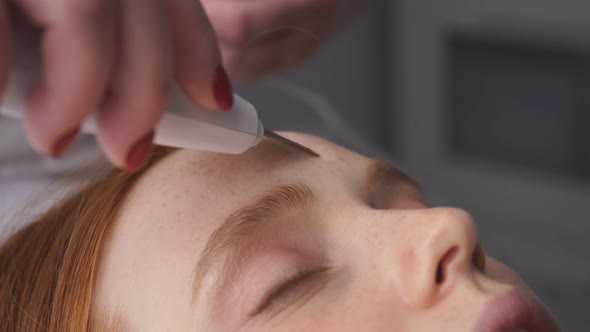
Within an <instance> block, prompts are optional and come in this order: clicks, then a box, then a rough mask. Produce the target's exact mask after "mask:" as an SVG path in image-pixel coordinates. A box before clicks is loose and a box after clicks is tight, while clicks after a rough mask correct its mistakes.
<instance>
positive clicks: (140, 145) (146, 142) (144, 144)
mask: <svg viewBox="0 0 590 332" xmlns="http://www.w3.org/2000/svg"><path fill="white" fill-rule="evenodd" d="M153 140H154V132H153V131H152V132H150V133H149V134H147V135H146V136H144V137H143V138H142V139H141V140H139V141H138V142H137V143H136V144H135V145H134V146H133V147H132V148H131V150H129V154H127V164H126V165H125V168H126V169H127V171H128V172H135V171H137V170H138V169H140V168H141V167H142V166H143V164H144V163H145V160H146V158H147V156H148V154H149V152H150V148H151V147H152V141H153Z"/></svg>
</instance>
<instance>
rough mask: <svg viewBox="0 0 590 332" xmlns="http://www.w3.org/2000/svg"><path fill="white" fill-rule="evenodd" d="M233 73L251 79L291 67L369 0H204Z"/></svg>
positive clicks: (226, 65) (312, 50)
mask: <svg viewBox="0 0 590 332" xmlns="http://www.w3.org/2000/svg"><path fill="white" fill-rule="evenodd" d="M201 2H202V3H203V6H204V7H205V10H206V11H207V14H208V16H209V18H210V20H211V23H212V25H213V27H214V29H215V31H216V33H217V37H218V40H219V43H220V46H221V51H222V54H223V62H224V65H225V67H226V68H227V70H228V72H229V74H230V76H231V77H232V78H239V79H253V78H260V77H262V76H265V75H268V74H272V73H275V72H277V71H280V70H284V69H288V68H291V67H293V66H295V65H296V64H299V63H301V62H302V61H304V60H305V59H307V58H308V57H309V56H310V55H312V54H313V53H314V51H315V50H317V48H318V47H319V46H321V44H322V42H323V41H324V40H325V39H327V38H328V37H329V36H330V35H331V34H332V33H333V32H335V31H336V30H337V29H338V28H340V27H341V26H342V25H343V24H344V23H347V22H348V21H350V20H351V19H352V18H354V17H356V16H359V15H360V14H361V13H363V9H364V8H365V7H367V6H368V4H369V3H370V0H249V1H243V0H201Z"/></svg>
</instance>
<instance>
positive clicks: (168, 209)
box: [94, 133, 525, 331]
mask: <svg viewBox="0 0 590 332" xmlns="http://www.w3.org/2000/svg"><path fill="white" fill-rule="evenodd" d="M281 135H285V136H286V137H287V138H289V139H291V140H294V141H296V142H298V143H300V144H303V145H305V146H308V147H310V148H312V149H313V150H314V151H315V152H317V153H318V154H319V155H320V156H319V157H311V156H309V155H307V154H305V153H301V152H300V151H298V150H296V149H293V148H291V147H289V146H286V145H284V144H282V143H280V142H273V141H271V140H266V141H265V142H263V143H261V144H259V145H258V146H256V147H254V148H253V149H251V150H250V151H248V152H247V153H245V154H243V155H239V156H232V155H219V154H212V153H205V152H195V151H188V150H182V151H178V152H176V153H173V154H172V155H170V156H168V157H167V158H165V159H164V160H162V161H161V162H159V163H157V164H155V165H154V166H153V167H151V168H150V169H149V170H148V171H147V172H146V173H145V174H143V175H142V176H141V178H140V179H139V181H138V182H137V183H136V185H135V186H134V187H133V189H132V190H131V192H130V193H128V194H127V195H126V197H125V200H124V202H123V204H122V206H121V209H120V210H119V211H118V214H117V215H116V218H115V220H114V222H113V224H112V225H111V226H110V229H109V231H108V233H107V236H106V238H105V242H104V243H103V245H102V251H101V254H100V260H99V262H100V263H99V266H98V272H97V275H96V283H95V289H94V296H95V299H94V308H95V309H96V308H100V310H106V311H108V314H107V316H109V317H118V318H119V319H120V320H122V321H124V325H125V329H127V330H130V331H164V330H170V331H391V330H394V331H471V330H472V329H473V327H474V325H475V324H476V321H477V319H478V317H479V316H480V315H481V312H482V310H483V308H484V307H485V306H486V304H487V303H489V302H490V301H491V300H492V299H493V298H496V297H497V296H500V295H502V294H506V293H507V292H509V291H511V290H512V289H514V288H515V287H517V288H523V289H524V288H525V286H524V285H523V284H522V282H521V281H519V279H518V278H517V277H516V276H515V274H514V273H512V272H511V271H510V270H509V269H508V268H506V267H505V266H504V265H502V264H500V263H499V262H497V261H495V260H493V259H491V258H485V259H484V257H483V255H482V253H481V251H480V250H479V249H478V245H477V237H476V229H475V225H474V222H473V220H472V218H471V216H470V215H469V214H468V213H467V212H465V211H463V210H460V209H455V208H441V207H437V208H430V207H427V206H426V204H425V202H424V201H423V199H422V197H421V195H420V191H419V189H418V188H417V185H416V184H415V181H413V180H412V179H411V178H409V177H408V176H406V175H405V174H403V173H401V172H400V171H398V170H397V169H395V168H394V167H392V166H390V165H387V164H385V163H383V162H379V161H374V160H370V159H368V158H365V157H363V156H361V155H358V154H356V153H353V152H351V151H349V150H346V149H344V148H342V147H340V146H337V145H335V144H333V143H330V142H328V141H325V140H322V139H320V138H317V137H313V136H308V135H303V134H293V133H281ZM484 265H485V268H484Z"/></svg>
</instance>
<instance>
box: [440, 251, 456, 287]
mask: <svg viewBox="0 0 590 332" xmlns="http://www.w3.org/2000/svg"><path fill="white" fill-rule="evenodd" d="M458 252H459V248H458V247H456V246H455V247H452V248H451V249H449V250H448V251H447V252H446V253H445V255H444V256H443V257H442V258H441V260H440V261H439V263H438V266H437V268H436V283H437V284H439V285H440V284H442V283H444V282H445V280H446V278H447V275H448V272H447V269H448V266H449V263H450V262H451V261H453V258H454V257H455V256H456V255H457V253H458Z"/></svg>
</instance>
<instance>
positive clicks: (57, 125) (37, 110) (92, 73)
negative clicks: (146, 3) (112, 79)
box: [20, 0, 116, 156]
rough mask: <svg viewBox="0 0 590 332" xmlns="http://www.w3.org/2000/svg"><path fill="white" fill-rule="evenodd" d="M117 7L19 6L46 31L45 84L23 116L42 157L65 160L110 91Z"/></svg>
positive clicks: (89, 3) (67, 0) (72, 0)
mask: <svg viewBox="0 0 590 332" xmlns="http://www.w3.org/2000/svg"><path fill="white" fill-rule="evenodd" d="M115 3H116V2H114V1H107V0H85V1H80V0H61V1H55V0H47V1H42V2H40V1H21V2H20V4H21V5H22V7H23V9H24V11H25V13H26V14H27V15H28V16H29V17H30V18H31V19H32V20H34V21H35V23H37V24H39V25H40V26H41V27H43V29H44V31H43V34H42V45H41V53H42V59H43V65H44V69H43V79H42V82H40V84H39V86H38V87H37V88H35V89H34V91H32V93H31V96H30V98H29V100H28V107H27V110H26V112H25V122H26V124H25V127H26V129H27V133H28V136H29V139H30V141H31V143H32V145H33V147H35V148H36V149H37V150H38V151H39V152H41V153H45V154H51V155H53V156H60V155H62V154H63V153H64V152H65V151H66V149H67V148H68V146H69V145H70V144H71V143H72V142H73V141H74V139H75V137H76V135H77V132H78V128H79V126H80V122H81V121H82V120H83V119H84V118H85V117H86V116H87V114H88V113H90V112H92V111H94V110H95V108H96V106H97V104H98V102H99V100H100V99H101V97H102V95H103V93H104V89H105V86H106V82H107V78H108V76H109V71H110V68H111V64H112V53H113V44H114V35H115V34H114V28H113V27H114V24H113V22H114V14H115V5H114V4H115Z"/></svg>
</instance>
